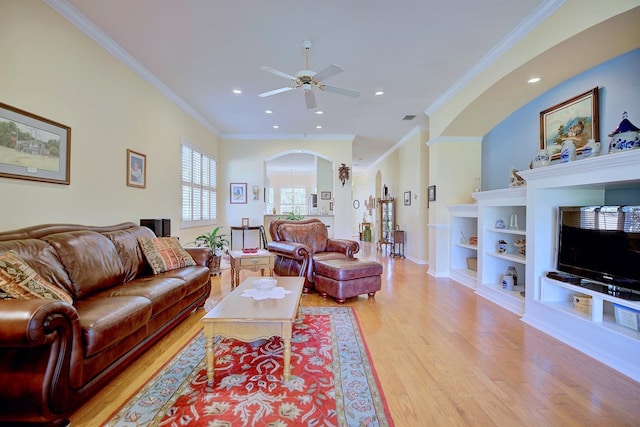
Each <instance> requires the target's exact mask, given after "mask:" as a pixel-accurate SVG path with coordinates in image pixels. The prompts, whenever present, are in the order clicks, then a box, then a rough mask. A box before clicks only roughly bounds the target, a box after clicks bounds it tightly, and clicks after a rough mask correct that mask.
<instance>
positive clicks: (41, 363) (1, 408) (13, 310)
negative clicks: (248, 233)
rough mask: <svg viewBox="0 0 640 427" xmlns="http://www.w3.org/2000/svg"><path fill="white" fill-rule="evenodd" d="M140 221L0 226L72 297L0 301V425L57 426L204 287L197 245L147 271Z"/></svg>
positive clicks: (203, 293) (190, 306)
mask: <svg viewBox="0 0 640 427" xmlns="http://www.w3.org/2000/svg"><path fill="white" fill-rule="evenodd" d="M140 237H142V238H153V237H155V235H154V234H153V232H152V231H151V230H149V229H148V228H146V227H140V226H138V225H136V224H134V223H123V224H119V225H114V226H107V227H92V226H81V225H67V224H47V225H39V226H34V227H29V228H24V229H20V230H14V231H7V232H2V233H0V254H2V253H5V252H6V251H9V250H13V251H14V252H16V253H17V254H18V255H19V256H20V258H21V259H22V260H24V261H25V262H26V263H27V264H28V265H29V267H31V268H33V269H34V270H35V271H36V272H37V273H38V274H39V275H40V276H41V277H42V278H44V279H45V280H46V281H48V282H51V283H53V284H54V285H56V286H59V287H61V288H63V289H65V290H66V291H67V292H68V293H69V294H71V296H72V297H73V304H69V303H67V302H64V301H60V300H52V299H29V300H24V299H7V300H0V384H1V385H2V386H0V425H22V424H21V423H25V424H30V425H64V424H65V423H66V421H67V418H68V416H69V415H70V414H71V413H72V412H73V411H74V410H75V409H77V408H78V407H79V406H80V405H81V404H82V403H84V402H85V401H87V400H88V399H89V398H90V397H91V396H92V395H94V394H95V392H96V391H97V390H98V389H99V388H101V387H102V386H104V385H105V383H106V382H108V381H109V380H110V379H112V378H113V377H114V376H115V375H116V374H118V373H119V372H120V371H122V370H123V368H124V367H125V366H127V365H128V364H130V363H131V362H132V361H133V360H134V359H135V358H136V357H138V356H139V355H140V354H141V353H142V352H144V351H145V350H146V349H147V348H149V347H150V346H151V345H152V344H154V343H155V342H156V341H158V340H159V339H160V338H161V337H162V336H163V335H165V334H166V333H167V332H168V331H169V330H170V329H172V328H173V327H174V326H176V325H177V324H178V323H179V322H181V321H182V320H183V319H184V318H185V317H187V316H188V315H189V314H190V313H191V312H193V310H195V309H196V308H197V307H200V306H202V305H203V304H204V302H205V300H206V299H207V298H208V296H209V293H210V290H211V281H210V273H209V268H208V265H209V264H210V262H211V258H212V254H211V251H210V250H209V249H207V248H190V249H188V252H189V253H190V254H191V255H192V257H193V259H194V261H195V262H196V265H195V266H188V267H182V268H178V269H174V270H170V271H166V272H164V273H160V274H156V275H154V274H152V272H151V269H150V267H149V265H148V263H147V262H146V261H145V259H144V254H143V253H142V250H141V248H140V246H139V244H138V240H137V239H138V238H140Z"/></svg>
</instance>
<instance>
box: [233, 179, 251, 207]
mask: <svg viewBox="0 0 640 427" xmlns="http://www.w3.org/2000/svg"><path fill="white" fill-rule="evenodd" d="M229 186H230V190H231V191H230V193H229V194H230V196H229V197H230V198H231V203H237V204H240V203H247V183H246V182H232V183H231V184H229Z"/></svg>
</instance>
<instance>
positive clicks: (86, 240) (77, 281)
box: [43, 230, 125, 300]
mask: <svg viewBox="0 0 640 427" xmlns="http://www.w3.org/2000/svg"><path fill="white" fill-rule="evenodd" d="M43 240H46V241H47V242H48V243H49V244H50V245H51V246H53V247H54V248H55V250H56V252H57V253H58V256H59V257H60V261H61V262H62V264H63V265H64V267H65V269H66V270H67V272H68V273H69V278H70V279H71V286H72V288H73V294H74V295H73V296H74V299H76V300H78V299H81V298H84V297H86V296H88V295H91V294H92V293H94V292H98V291H100V290H102V289H106V288H110V287H111V286H114V285H117V284H120V283H122V282H123V281H124V277H125V274H124V269H123V267H122V262H121V261H120V257H119V256H118V252H117V251H116V247H115V246H114V244H113V243H112V242H111V240H109V239H107V238H106V237H104V236H103V235H102V234H99V233H96V232H95V231H87V230H80V231H70V232H66V233H57V234H50V235H48V236H45V237H43Z"/></svg>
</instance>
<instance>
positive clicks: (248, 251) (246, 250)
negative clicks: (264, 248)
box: [242, 248, 258, 254]
mask: <svg viewBox="0 0 640 427" xmlns="http://www.w3.org/2000/svg"><path fill="white" fill-rule="evenodd" d="M242 252H243V253H245V254H255V253H257V252H258V248H244V249H242Z"/></svg>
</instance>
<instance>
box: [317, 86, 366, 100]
mask: <svg viewBox="0 0 640 427" xmlns="http://www.w3.org/2000/svg"><path fill="white" fill-rule="evenodd" d="M320 90H324V91H326V92H332V93H338V94H340V95H346V96H350V97H352V98H357V97H359V96H360V92H359V91H357V90H352V89H346V88H343V87H338V86H329V85H320Z"/></svg>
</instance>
